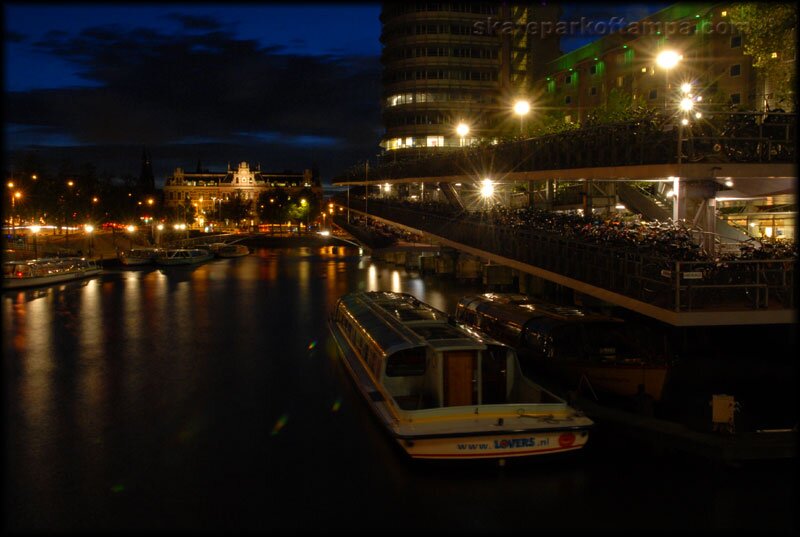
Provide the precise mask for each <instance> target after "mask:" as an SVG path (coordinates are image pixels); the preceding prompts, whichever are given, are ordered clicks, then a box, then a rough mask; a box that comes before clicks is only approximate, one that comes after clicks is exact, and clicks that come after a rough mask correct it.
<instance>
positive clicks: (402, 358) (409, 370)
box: [386, 348, 426, 377]
mask: <svg viewBox="0 0 800 537" xmlns="http://www.w3.org/2000/svg"><path fill="white" fill-rule="evenodd" d="M425 364H426V360H425V349H419V348H418V349H407V350H404V351H400V352H397V353H395V354H393V355H391V356H389V358H388V359H387V361H386V376H387V377H409V376H415V375H424V374H425Z"/></svg>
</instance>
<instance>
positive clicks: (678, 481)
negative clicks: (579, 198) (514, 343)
mask: <svg viewBox="0 0 800 537" xmlns="http://www.w3.org/2000/svg"><path fill="white" fill-rule="evenodd" d="M357 289H361V290H385V291H395V292H396V291H400V292H407V293H411V294H413V295H414V296H416V297H417V298H419V299H420V300H422V301H424V302H427V303H429V304H431V305H433V306H434V307H436V308H438V309H441V310H443V311H446V312H448V313H452V312H453V311H454V308H455V305H456V303H457V300H458V298H459V297H461V296H463V295H465V294H472V293H475V292H479V291H480V288H479V287H477V286H473V285H467V284H459V283H458V282H457V281H455V280H453V279H446V278H441V277H435V276H420V275H418V274H416V273H411V274H409V273H408V271H406V270H405V269H403V268H399V267H394V266H389V265H386V264H381V263H375V262H372V260H371V259H370V258H368V257H367V258H362V257H359V256H358V255H357V250H356V249H355V248H350V247H336V248H330V247H326V248H324V249H323V248H320V249H306V250H302V251H301V250H297V251H295V250H292V249H265V248H261V249H259V250H257V252H256V254H254V255H250V256H247V257H244V258H240V259H236V260H233V262H229V260H223V261H220V262H216V261H214V262H210V263H207V264H206V265H203V266H200V267H196V268H170V269H169V270H166V269H165V270H160V269H153V270H138V271H137V270H130V271H128V270H120V271H108V272H107V273H105V274H104V275H103V277H102V279H97V280H92V281H90V282H87V283H84V284H80V285H74V286H70V285H67V286H63V287H62V286H57V287H50V288H42V289H39V290H36V291H26V292H24V293H22V292H13V293H4V294H3V296H2V312H3V325H2V326H3V338H2V344H3V349H4V371H5V372H6V373H7V375H5V376H4V388H5V391H6V394H7V395H6V414H5V415H6V416H7V418H8V419H7V420H6V426H5V429H4V432H5V433H6V434H5V437H6V438H7V439H8V441H7V443H6V445H7V448H8V449H7V454H6V457H5V467H4V469H5V470H6V472H5V476H6V477H5V482H4V484H5V485H6V488H7V489H8V490H11V491H13V495H11V496H12V499H11V500H9V501H10V502H11V505H12V507H13V509H9V510H7V513H8V514H9V515H10V516H11V518H12V520H11V525H12V527H13V528H15V529H16V528H21V529H29V528H37V529H45V528H46V529H64V528H70V529H72V528H77V527H80V526H81V525H85V526H86V527H87V528H89V529H101V528H103V529H105V528H113V529H117V528H126V529H129V530H130V529H139V528H142V529H155V528H158V529H163V528H170V529H171V528H175V529H186V528H191V529H195V528H197V529H210V528H212V527H213V528H214V529H218V528H221V527H223V526H226V525H227V527H228V529H230V528H236V529H239V528H242V529H245V528H246V529H251V528H260V529H263V528H264V527H265V526H268V527H269V528H270V529H275V530H277V531H279V530H280V529H284V528H285V529H287V530H292V529H295V530H296V529H298V528H299V529H304V528H312V529H316V528H319V527H320V526H319V525H321V524H325V525H326V527H325V528H322V529H333V528H335V529H345V530H346V529H351V530H352V529H354V528H356V527H364V526H366V525H375V526H377V525H378V524H384V525H385V523H386V521H387V520H392V521H395V522H396V526H397V529H402V530H405V529H408V530H410V531H413V530H414V529H415V528H418V527H420V525H422V524H426V525H427V526H426V527H428V526H430V527H431V528H434V529H448V530H453V529H455V530H459V529H472V530H474V529H475V528H480V529H484V530H488V529H492V528H494V529H496V530H499V531H509V530H512V531H527V530H529V529H530V524H531V511H530V506H531V501H533V500H532V498H533V499H534V500H535V501H538V502H539V503H541V506H540V507H542V510H543V511H542V512H547V513H549V516H548V517H545V518H546V519H547V520H546V521H545V522H536V523H537V524H539V526H537V527H541V529H544V528H548V529H549V528H554V527H555V526H558V525H563V526H562V529H563V528H570V529H574V528H577V527H578V526H581V525H583V526H582V527H581V529H583V528H584V527H585V528H589V527H595V526H596V527H597V528H604V529H605V528H612V527H614V525H615V524H619V521H620V518H619V516H618V509H617V507H618V506H619V505H625V506H626V509H628V511H629V512H635V513H641V514H640V515H637V516H640V518H646V517H647V516H652V518H653V519H654V520H659V521H670V524H671V525H670V524H667V525H668V526H669V527H674V526H679V525H680V524H679V523H678V522H675V521H676V520H677V519H676V518H675V517H671V518H670V516H671V513H673V512H674V510H675V508H676V505H675V504H674V502H673V504H670V503H669V502H667V504H664V503H663V501H662V500H663V498H664V497H669V498H680V500H681V502H683V503H681V505H680V506H678V507H680V508H682V509H683V508H685V507H686V505H689V508H690V509H691V510H692V511H693V512H692V513H691V516H692V521H689V522H686V524H687V525H691V524H695V525H697V527H704V528H705V527H707V526H708V525H709V524H714V525H715V527H716V526H718V525H721V523H717V522H716V520H722V519H723V518H724V516H725V515H728V516H729V517H732V516H734V515H736V514H737V513H738V512H739V511H740V510H741V511H744V510H745V508H749V507H752V506H755V507H752V512H753V513H759V512H760V513H763V512H770V516H771V517H772V518H778V519H779V520H780V521H786V520H789V519H790V517H791V516H792V513H793V505H794V504H793V502H791V501H786V502H784V503H786V504H787V505H791V506H792V509H790V508H789V507H787V505H782V504H779V502H780V501H782V500H783V498H788V499H791V498H792V497H793V495H792V493H791V492H787V493H786V494H781V495H778V496H775V495H772V496H769V495H767V496H764V495H763V494H761V497H763V498H762V499H761V501H760V502H759V501H758V500H759V497H756V495H757V494H759V493H758V491H763V490H764V487H771V490H773V489H774V490H785V489H784V488H781V486H780V484H779V485H777V486H776V485H773V483H772V482H768V481H767V480H764V482H763V483H755V485H757V486H753V485H754V484H753V483H752V482H751V483H744V484H742V485H741V486H739V485H737V484H736V483H731V486H734V485H735V486H736V488H735V492H736V494H734V493H733V492H732V493H730V496H727V497H726V496H720V495H718V494H717V492H716V490H715V488H714V486H713V484H709V483H706V484H705V486H703V487H702V488H699V487H692V486H691V485H692V484H693V483H696V482H697V475H696V474H697V472H694V471H687V470H685V467H684V465H683V464H680V465H678V464H674V465H671V466H664V465H662V464H661V463H660V462H659V461H655V462H651V461H650V460H649V459H645V458H642V462H638V463H637V462H636V461H633V462H631V460H630V459H629V458H627V457H620V456H614V453H610V452H603V453H602V455H603V456H602V457H598V462H597V464H595V465H594V466H591V464H589V463H591V462H592V461H591V459H589V458H588V457H587V460H585V461H584V460H582V461H579V462H573V463H564V464H555V463H550V462H548V463H547V464H539V465H530V466H528V467H527V468H526V467H523V466H521V465H520V466H516V465H509V467H507V468H505V469H503V470H501V471H498V470H497V468H496V467H491V468H489V467H485V468H484V467H482V468H480V469H477V470H475V469H472V468H471V469H470V470H469V471H467V472H464V471H463V470H460V469H458V470H452V471H449V470H447V469H439V468H438V467H436V468H435V469H434V468H433V467H428V466H426V467H420V466H415V465H411V464H409V463H408V461H406V460H405V459H403V457H402V453H401V452H400V449H399V448H398V447H397V446H395V445H394V444H393V443H392V441H391V439H389V438H387V437H386V435H385V434H383V432H382V431H381V430H380V428H379V427H378V426H377V424H376V422H375V419H374V416H372V414H371V413H370V411H369V408H368V406H367V405H366V404H364V401H363V400H362V399H361V394H359V393H358V391H357V389H356V388H355V387H354V386H353V385H352V382H351V381H350V379H349V378H348V375H347V371H346V369H345V368H344V366H343V365H342V363H341V361H340V360H339V359H338V357H337V355H336V353H335V349H334V347H333V345H332V340H331V338H330V337H329V335H328V334H329V333H328V330H327V325H326V321H327V317H328V315H329V313H330V312H331V311H332V308H333V305H334V303H335V301H336V300H337V299H338V298H339V297H340V296H341V295H343V294H345V293H347V292H351V291H354V290H357ZM276 424H281V426H280V427H279V428H278V430H277V431H276V434H274V435H273V434H271V433H272V431H273V430H275V427H276ZM609 455H611V456H612V458H611V460H610V461H609ZM512 467H513V470H511V468H512ZM311 483H313V486H312V487H311V488H309V487H310V485H309V484H311ZM620 483H621V485H620ZM653 483H658V487H655V488H653V486H652V484H653ZM618 485H619V488H616V487H617V486H618ZM120 487H121V488H120ZM623 487H624V488H623ZM376 489H380V490H381V491H383V493H382V494H380V495H374V494H369V493H365V491H371V490H376ZM695 489H696V490H697V492H693V491H694V490H695ZM643 490H644V491H650V493H646V494H641V491H643ZM748 490H749V491H755V492H753V493H752V494H749V495H748ZM310 491H311V492H310ZM319 491H322V493H318V492H319ZM326 491H327V492H326ZM331 491H335V492H334V493H331ZM531 491H534V492H533V493H532V492H531ZM536 491H538V492H536ZM620 491H621V492H620ZM532 494H533V496H532ZM354 498H355V499H356V501H357V502H360V504H359V505H360V506H361V508H362V510H361V511H359V512H358V514H353V513H354V512H353V510H352V505H353V500H354ZM687 498H688V499H687ZM731 498H734V499H736V502H735V503H734V502H733V500H731ZM721 501H722V502H725V503H723V504H721V503H720V502H721ZM767 502H771V505H765V504H766V503H767ZM534 503H535V502H534ZM298 505H303V506H304V509H306V510H307V512H313V513H316V515H315V517H311V518H308V517H306V519H298V518H297V517H293V516H288V517H287V516H286V513H295V512H297V511H296V508H297V506H298ZM706 505H708V506H710V507H709V508H705V507H702V506H706ZM576 506H577V507H576ZM231 509H233V510H234V511H235V513H236V516H235V517H234V519H235V520H234V519H232V518H230V517H229V516H228V515H229V514H230V513H231V512H234V511H231ZM576 509H578V510H579V512H581V513H584V514H585V515H586V516H585V517H578V519H579V520H578V519H574V516H573V515H574V513H575V512H576ZM709 509H713V510H714V512H713V513H711V515H710V516H709ZM684 510H685V509H684ZM717 510H719V512H717ZM465 512H469V513H470V515H469V516H468V517H466V518H465V517H464V513H465ZM348 513H350V514H351V515H352V516H350V515H348ZM570 516H573V518H570ZM365 517H366V518H365ZM712 517H713V518H714V521H712V522H709V521H710V520H711V518H712ZM753 518H754V519H755V518H756V517H755V516H753ZM622 520H623V522H624V523H625V524H623V527H624V528H629V527H630V528H632V529H636V528H637V526H638V524H637V523H636V522H631V520H632V519H631V518H630V517H623V518H622ZM317 521H323V522H319V525H318V523H317ZM395 522H393V523H395ZM595 529H596V528H595Z"/></svg>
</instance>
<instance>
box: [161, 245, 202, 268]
mask: <svg viewBox="0 0 800 537" xmlns="http://www.w3.org/2000/svg"><path fill="white" fill-rule="evenodd" d="M212 257H214V254H212V253H211V252H210V251H208V250H204V249H202V248H174V249H166V250H164V251H163V252H161V253H160V254H159V255H158V256H157V257H156V263H157V264H159V265H195V264H197V263H202V262H204V261H208V260H209V259H211V258H212Z"/></svg>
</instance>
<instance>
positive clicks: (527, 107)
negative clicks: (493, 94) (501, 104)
mask: <svg viewBox="0 0 800 537" xmlns="http://www.w3.org/2000/svg"><path fill="white" fill-rule="evenodd" d="M530 111H531V104H530V103H529V102H528V101H526V100H524V99H520V100H519V101H517V102H515V103H514V113H515V114H517V115H518V116H519V134H520V136H522V131H523V122H524V121H525V116H527V115H528V112H530Z"/></svg>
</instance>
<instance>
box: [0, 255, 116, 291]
mask: <svg viewBox="0 0 800 537" xmlns="http://www.w3.org/2000/svg"><path fill="white" fill-rule="evenodd" d="M101 272H102V269H101V268H100V267H98V266H97V263H95V262H94V261H93V260H91V259H86V258H85V257H45V258H39V259H28V260H21V261H6V262H4V263H3V289H19V288H22V287H35V286H39V285H50V284H54V283H61V282H69V281H73V280H79V279H82V278H87V277H89V276H96V275H98V274H100V273H101Z"/></svg>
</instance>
